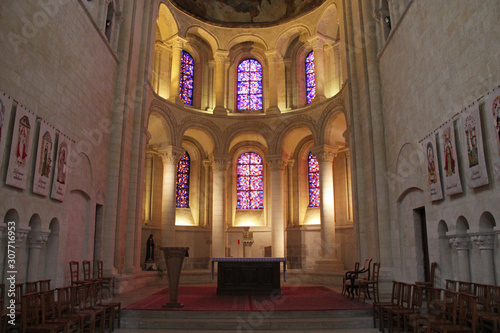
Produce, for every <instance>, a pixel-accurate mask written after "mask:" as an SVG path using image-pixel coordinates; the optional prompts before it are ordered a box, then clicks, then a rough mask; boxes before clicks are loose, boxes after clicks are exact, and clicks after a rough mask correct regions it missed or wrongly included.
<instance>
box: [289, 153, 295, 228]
mask: <svg viewBox="0 0 500 333" xmlns="http://www.w3.org/2000/svg"><path fill="white" fill-rule="evenodd" d="M294 164H295V160H294V159H289V160H288V164H287V167H288V225H289V226H290V227H293V218H294V217H293V209H294V205H293V202H294V200H295V198H294V197H293V193H294V191H293V165H294Z"/></svg>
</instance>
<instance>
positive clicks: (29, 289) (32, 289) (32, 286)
mask: <svg viewBox="0 0 500 333" xmlns="http://www.w3.org/2000/svg"><path fill="white" fill-rule="evenodd" d="M37 292H38V281H32V282H26V294H31V293H37Z"/></svg>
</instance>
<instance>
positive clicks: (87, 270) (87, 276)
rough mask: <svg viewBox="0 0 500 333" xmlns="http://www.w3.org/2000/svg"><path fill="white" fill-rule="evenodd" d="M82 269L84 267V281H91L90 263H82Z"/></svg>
mask: <svg viewBox="0 0 500 333" xmlns="http://www.w3.org/2000/svg"><path fill="white" fill-rule="evenodd" d="M82 267H83V279H84V280H86V281H87V280H90V261H88V260H84V261H82Z"/></svg>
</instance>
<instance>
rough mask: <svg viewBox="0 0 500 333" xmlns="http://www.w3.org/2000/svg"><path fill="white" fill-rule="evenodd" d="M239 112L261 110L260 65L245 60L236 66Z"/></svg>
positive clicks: (253, 61) (254, 61)
mask: <svg viewBox="0 0 500 333" xmlns="http://www.w3.org/2000/svg"><path fill="white" fill-rule="evenodd" d="M237 109H238V110H240V111H260V110H262V65H261V64H260V62H258V61H257V60H255V59H246V60H243V61H242V62H240V64H239V65H238V103H237Z"/></svg>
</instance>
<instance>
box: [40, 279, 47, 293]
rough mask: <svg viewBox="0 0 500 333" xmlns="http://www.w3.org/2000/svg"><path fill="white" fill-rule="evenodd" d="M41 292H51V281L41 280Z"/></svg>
mask: <svg viewBox="0 0 500 333" xmlns="http://www.w3.org/2000/svg"><path fill="white" fill-rule="evenodd" d="M38 283H39V287H40V291H47V290H50V280H40V281H38Z"/></svg>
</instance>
